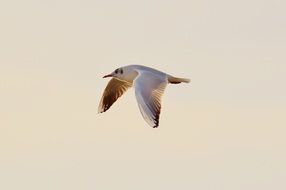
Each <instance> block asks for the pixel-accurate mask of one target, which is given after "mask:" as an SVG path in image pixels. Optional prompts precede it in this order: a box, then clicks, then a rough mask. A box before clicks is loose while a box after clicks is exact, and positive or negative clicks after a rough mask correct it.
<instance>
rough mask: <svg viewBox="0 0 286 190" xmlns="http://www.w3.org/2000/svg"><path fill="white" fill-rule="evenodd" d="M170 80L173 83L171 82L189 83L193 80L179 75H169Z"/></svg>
mask: <svg viewBox="0 0 286 190" xmlns="http://www.w3.org/2000/svg"><path fill="white" fill-rule="evenodd" d="M168 82H169V83H171V84H179V83H181V82H184V83H189V82H191V80H190V79H186V78H177V77H173V76H169V77H168Z"/></svg>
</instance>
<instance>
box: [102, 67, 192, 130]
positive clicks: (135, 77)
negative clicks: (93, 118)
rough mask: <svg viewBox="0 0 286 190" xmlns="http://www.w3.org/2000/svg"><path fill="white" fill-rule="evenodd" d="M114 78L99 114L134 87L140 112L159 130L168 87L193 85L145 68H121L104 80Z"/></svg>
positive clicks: (187, 81)
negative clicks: (163, 97)
mask: <svg viewBox="0 0 286 190" xmlns="http://www.w3.org/2000/svg"><path fill="white" fill-rule="evenodd" d="M107 77H112V79H111V80H110V81H109V83H108V84H107V86H106V88H105V90H104V92H103V95H102V98H101V100H100V103H99V106H98V113H103V112H105V111H107V110H108V109H109V108H110V107H111V106H112V104H113V103H114V102H115V101H116V100H117V99H118V98H119V97H120V96H122V95H123V93H124V92H126V91H127V90H128V89H129V88H130V87H132V86H133V87H134V89H135V96H136V99H137V103H138V106H139V109H140V112H141V114H142V116H143V118H144V119H145V121H146V122H147V123H148V124H149V125H150V126H151V127H153V128H157V127H158V126H159V117H160V112H161V97H162V94H163V93H164V90H165V88H166V86H167V84H168V83H170V84H178V83H181V82H184V83H189V82H190V79H186V78H177V77H173V76H171V75H169V74H166V73H164V72H161V71H158V70H156V69H153V68H150V67H146V66H142V65H128V66H124V67H120V68H118V69H116V70H115V71H113V72H112V73H111V74H108V75H105V76H104V77H103V78H107Z"/></svg>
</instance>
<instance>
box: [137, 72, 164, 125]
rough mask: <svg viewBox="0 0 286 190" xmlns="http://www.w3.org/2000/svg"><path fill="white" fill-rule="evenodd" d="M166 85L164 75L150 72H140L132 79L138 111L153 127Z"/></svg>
mask: <svg viewBox="0 0 286 190" xmlns="http://www.w3.org/2000/svg"><path fill="white" fill-rule="evenodd" d="M166 86H167V81H166V77H165V76H164V77H163V76H158V75H154V74H152V73H151V72H146V71H145V72H141V73H140V74H139V75H138V76H137V78H136V79H135V80H134V87H135V95H136V99H137V103H138V106H139V109H140V112H141V114H142V116H143V118H144V119H145V121H146V122H147V123H148V124H149V125H150V126H151V127H153V128H155V127H158V125H159V117H160V112H161V97H162V94H163V93H164V90H165V88H166Z"/></svg>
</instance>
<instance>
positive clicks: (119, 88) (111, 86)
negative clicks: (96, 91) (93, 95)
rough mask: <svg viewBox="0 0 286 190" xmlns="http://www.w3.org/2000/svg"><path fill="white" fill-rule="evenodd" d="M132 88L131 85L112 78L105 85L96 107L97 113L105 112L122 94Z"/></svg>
mask: <svg viewBox="0 0 286 190" xmlns="http://www.w3.org/2000/svg"><path fill="white" fill-rule="evenodd" d="M131 86H132V84H131V83H129V82H125V81H121V80H118V79H116V78H113V79H111V80H110V81H109V83H108V84H107V86H106V88H105V90H104V92H103V95H102V98H101V100H100V103H99V106H98V113H102V112H105V111H106V110H108V109H109V108H110V106H112V104H113V103H114V102H115V101H116V100H117V99H118V98H119V97H120V96H122V94H123V93H124V92H125V91H126V90H127V89H128V88H130V87H131Z"/></svg>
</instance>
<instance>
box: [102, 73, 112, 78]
mask: <svg viewBox="0 0 286 190" xmlns="http://www.w3.org/2000/svg"><path fill="white" fill-rule="evenodd" d="M107 77H113V75H112V74H109V75H105V76H103V78H107Z"/></svg>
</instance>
